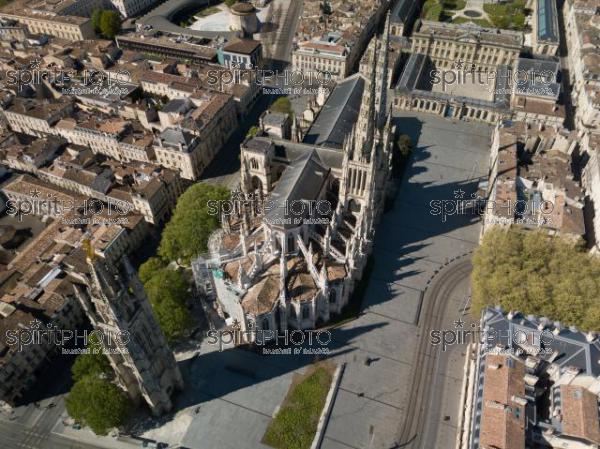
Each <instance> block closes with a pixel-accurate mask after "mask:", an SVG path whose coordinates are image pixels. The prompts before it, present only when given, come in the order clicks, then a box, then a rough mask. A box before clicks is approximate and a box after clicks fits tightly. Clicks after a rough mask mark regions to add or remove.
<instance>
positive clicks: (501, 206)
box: [429, 189, 554, 224]
mask: <svg viewBox="0 0 600 449" xmlns="http://www.w3.org/2000/svg"><path fill="white" fill-rule="evenodd" d="M465 194H466V192H465V191H464V190H462V189H458V190H455V191H454V199H444V200H431V201H430V202H429V207H430V213H431V215H435V216H440V217H441V218H442V222H446V221H447V220H448V217H451V216H456V215H482V214H485V215H487V214H488V213H489V214H491V215H493V214H494V212H500V211H503V212H504V213H502V215H503V216H507V217H517V220H521V221H523V222H527V221H529V220H535V221H536V223H538V224H551V222H552V220H551V218H550V216H551V215H552V212H553V211H554V203H553V202H552V201H549V200H541V201H531V200H516V201H511V200H505V201H495V200H490V199H487V198H483V197H481V196H479V195H478V194H477V193H473V194H471V196H470V198H469V197H467V198H465ZM490 220H491V219H490ZM508 220H511V219H508Z"/></svg>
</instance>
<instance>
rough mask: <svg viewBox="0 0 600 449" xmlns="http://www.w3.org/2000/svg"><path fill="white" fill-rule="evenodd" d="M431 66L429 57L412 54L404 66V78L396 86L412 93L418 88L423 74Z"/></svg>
mask: <svg viewBox="0 0 600 449" xmlns="http://www.w3.org/2000/svg"><path fill="white" fill-rule="evenodd" d="M428 65H429V56H427V55H424V54H422V53H412V54H411V55H410V57H409V58H408V61H407V62H406V65H405V66H404V71H403V72H402V76H401V77H400V80H399V81H398V84H396V89H399V90H404V91H411V90H414V89H416V88H417V85H418V83H419V80H420V79H421V76H422V75H423V72H424V71H425V69H426V68H427V66H428Z"/></svg>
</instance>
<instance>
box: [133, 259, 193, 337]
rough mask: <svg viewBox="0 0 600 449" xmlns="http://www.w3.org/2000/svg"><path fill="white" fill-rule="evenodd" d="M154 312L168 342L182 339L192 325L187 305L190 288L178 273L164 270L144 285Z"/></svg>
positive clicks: (156, 273)
mask: <svg viewBox="0 0 600 449" xmlns="http://www.w3.org/2000/svg"><path fill="white" fill-rule="evenodd" d="M144 290H145V291H146V294H147V295H148V299H149V300H150V304H151V305H152V310H153V311H154V314H155V315H156V319H157V320H158V324H159V326H160V328H161V329H162V331H163V333H164V334H165V337H166V338H167V340H168V341H170V342H172V341H175V340H177V338H178V337H181V336H182V335H183V334H184V333H185V331H186V330H188V329H189V328H190V327H191V325H192V318H191V316H190V313H189V311H188V308H187V307H186V305H185V300H186V298H187V297H188V286H187V284H186V282H185V280H184V279H183V277H182V276H181V274H180V273H179V272H178V271H175V270H171V269H168V268H163V269H161V270H158V271H157V272H155V273H154V274H153V275H152V277H151V278H150V279H149V280H148V281H147V282H146V283H145V284H144Z"/></svg>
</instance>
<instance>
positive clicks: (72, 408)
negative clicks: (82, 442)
mask: <svg viewBox="0 0 600 449" xmlns="http://www.w3.org/2000/svg"><path fill="white" fill-rule="evenodd" d="M87 349H89V350H90V351H89V352H88V353H86V354H81V355H80V356H79V357H77V360H75V363H74V364H73V366H72V367H71V373H72V375H73V380H75V384H74V385H73V387H72V388H71V391H70V392H69V394H68V395H67V397H66V399H65V405H66V408H67V412H68V413H69V416H71V418H73V419H74V420H75V421H77V422H78V423H80V424H83V425H87V426H89V427H90V428H91V429H92V430H93V431H94V432H95V433H96V434H98V435H106V434H107V433H108V431H109V430H110V429H112V428H113V427H119V426H121V425H123V424H124V423H125V421H126V420H127V416H128V415H129V411H130V406H129V402H128V399H127V396H126V395H125V393H124V392H123V390H121V389H120V388H119V387H118V386H116V385H115V384H113V383H112V380H113V379H114V371H113V369H112V367H111V366H110V363H109V361H108V358H107V357H106V356H105V355H104V354H103V353H102V344H101V342H100V341H99V340H98V339H97V338H96V337H95V336H92V337H91V338H90V340H89V341H88V345H87Z"/></svg>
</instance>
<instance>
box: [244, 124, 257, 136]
mask: <svg viewBox="0 0 600 449" xmlns="http://www.w3.org/2000/svg"><path fill="white" fill-rule="evenodd" d="M259 131H260V128H259V127H258V126H253V127H252V128H250V129H249V130H248V133H247V134H246V137H255V136H256V135H257V134H258V132H259Z"/></svg>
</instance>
